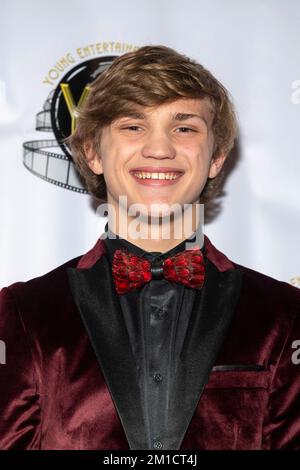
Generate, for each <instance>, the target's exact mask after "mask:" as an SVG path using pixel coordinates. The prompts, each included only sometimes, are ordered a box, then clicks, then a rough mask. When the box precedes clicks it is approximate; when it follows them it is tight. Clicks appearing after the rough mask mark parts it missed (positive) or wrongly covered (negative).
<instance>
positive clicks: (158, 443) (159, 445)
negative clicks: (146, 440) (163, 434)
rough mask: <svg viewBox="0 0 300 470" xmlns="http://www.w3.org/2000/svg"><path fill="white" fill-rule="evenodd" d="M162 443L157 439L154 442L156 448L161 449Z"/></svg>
mask: <svg viewBox="0 0 300 470" xmlns="http://www.w3.org/2000/svg"><path fill="white" fill-rule="evenodd" d="M162 446H163V445H162V443H161V442H160V441H155V442H154V444H153V447H154V449H161V448H162Z"/></svg>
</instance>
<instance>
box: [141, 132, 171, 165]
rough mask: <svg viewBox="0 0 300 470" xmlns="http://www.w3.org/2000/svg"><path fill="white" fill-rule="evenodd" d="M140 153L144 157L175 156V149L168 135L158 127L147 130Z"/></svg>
mask: <svg viewBox="0 0 300 470" xmlns="http://www.w3.org/2000/svg"><path fill="white" fill-rule="evenodd" d="M142 155H143V157H145V158H151V157H152V158H157V159H161V158H175V156H176V150H175V147H174V145H173V143H172V141H171V138H170V136H169V135H168V134H167V133H166V132H164V131H163V130H161V129H160V130H155V131H152V132H149V134H148V135H147V137H146V141H145V142H144V146H143V149H142Z"/></svg>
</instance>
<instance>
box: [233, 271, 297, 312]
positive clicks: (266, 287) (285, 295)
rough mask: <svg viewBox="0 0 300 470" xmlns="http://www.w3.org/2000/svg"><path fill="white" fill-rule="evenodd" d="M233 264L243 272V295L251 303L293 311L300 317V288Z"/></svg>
mask: <svg viewBox="0 0 300 470" xmlns="http://www.w3.org/2000/svg"><path fill="white" fill-rule="evenodd" d="M233 264H234V266H235V268H238V269H240V270H241V271H242V274H243V283H242V293H243V295H244V296H245V297H247V299H248V300H249V301H251V303H255V302H258V303H260V304H266V305H269V306H270V308H273V311H278V310H284V311H285V312H288V311H292V312H294V313H296V314H298V315H299V316H300V289H299V288H297V287H295V286H293V285H292V284H289V283H288V282H286V281H281V280H278V279H275V278H273V277H271V276H268V275H266V274H264V273H261V272H259V271H255V270H254V269H251V268H249V267H247V266H242V265H240V264H238V263H235V262H233Z"/></svg>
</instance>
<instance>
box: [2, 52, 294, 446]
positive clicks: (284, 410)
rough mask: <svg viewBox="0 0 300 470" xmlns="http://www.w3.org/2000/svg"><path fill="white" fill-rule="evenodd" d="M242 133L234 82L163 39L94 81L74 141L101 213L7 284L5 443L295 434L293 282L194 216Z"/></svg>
mask: <svg viewBox="0 0 300 470" xmlns="http://www.w3.org/2000/svg"><path fill="white" fill-rule="evenodd" d="M235 136H236V122H235V115H234V110H233V106H232V104H231V101H230V99H229V96H228V93H227V91H226V90H225V88H224V87H223V86H222V85H221V84H220V83H219V82H218V81H217V80H216V79H215V78H214V77H213V76H212V75H211V74H210V73H209V72H208V71H207V70H206V69H204V68H203V67H202V66H201V65H200V64H198V63H196V62H194V61H192V60H191V59H189V58H187V57H186V56H183V55H181V54H179V53H177V52H176V51H174V50H172V49H170V48H167V47H164V46H145V47H142V48H140V49H138V50H137V51H135V52H130V53H128V54H124V55H122V56H121V57H118V58H117V59H115V60H114V62H113V63H112V65H111V66H110V67H109V69H107V70H106V71H105V72H104V73H103V74H102V75H101V76H100V77H98V78H97V79H96V80H95V81H94V82H93V84H92V86H91V90H90V92H89V95H88V98H87V100H86V102H85V103H84V105H83V107H82V108H81V109H80V110H79V115H78V119H77V123H76V130H75V132H74V134H73V135H72V136H71V138H70V139H69V140H70V145H71V148H72V151H73V155H74V159H75V162H76V165H77V168H78V169H79V171H80V173H81V174H82V176H83V177H84V179H85V181H86V185H87V187H88V188H89V191H90V193H91V194H92V195H93V196H95V197H96V198H98V199H99V200H100V201H101V202H102V203H105V202H106V203H107V205H108V224H107V225H106V227H105V232H104V233H103V234H101V236H100V238H99V240H98V241H97V243H96V245H95V246H94V247H93V248H92V249H91V250H90V251H88V252H87V253H86V254H84V255H83V256H79V257H77V258H75V259H73V260H70V261H69V262H67V263H65V264H64V265H62V266H60V267H58V268H56V269H54V270H53V271H51V272H49V273H47V274H45V275H44V276H41V277H38V278H35V279H32V280H30V281H28V282H17V283H14V284H13V285H11V286H9V287H7V288H4V289H3V290H2V291H1V297H0V299H1V301H0V302H1V303H0V310H1V316H0V326H1V329H0V338H1V340H3V341H4V342H5V344H6V347H7V363H6V364H5V365H1V369H0V373H1V394H0V414H1V417H2V419H1V428H0V448H1V449H111V450H113V449H152V450H156V449H162V450H165V449H168V450H170V449H244V450H246V449H300V393H299V392H300V370H299V365H297V363H298V362H299V361H297V354H295V353H296V350H295V347H297V341H298V340H300V317H299V306H300V294H299V291H298V290H297V289H296V288H294V287H292V286H290V285H288V284H287V283H284V282H279V281H277V280H275V279H272V278H270V277H267V276H265V275H263V274H260V273H258V272H256V271H253V270H251V269H248V268H246V267H243V266H240V265H238V264H236V263H234V262H232V261H230V260H229V259H228V258H227V257H226V256H225V255H224V254H223V253H221V252H220V251H218V250H217V249H216V248H215V247H214V245H213V244H212V243H211V242H210V240H209V239H208V238H207V237H206V236H205V237H204V238H203V237H202V236H201V233H200V232H201V230H200V226H201V224H200V223H199V219H198V216H197V214H198V209H199V203H206V202H208V201H210V200H211V199H212V198H213V197H215V195H216V194H217V191H218V187H219V185H220V181H221V178H222V169H223V168H224V167H223V164H224V161H225V159H226V157H227V156H228V154H229V151H230V150H231V148H232V146H233V142H234V139H235ZM122 197H123V198H122ZM136 207H137V208H138V222H139V223H138V228H137V229H136V230H134V227H135V222H136V220H137V217H136V212H135V209H136ZM174 207H175V209H174ZM182 214H183V219H182V217H181V216H182ZM186 222H187V225H188V226H189V228H188V230H187V231H186V232H184V231H181V235H180V236H179V237H176V233H178V232H180V230H178V229H182V228H183V226H185V223H186ZM136 227H137V226H136ZM166 228H168V230H169V236H168V237H165V236H163V232H164V231H165V229H166ZM199 233H200V236H199V237H198V235H199ZM137 234H140V236H139V237H137ZM245 249H247V247H246V246H245Z"/></svg>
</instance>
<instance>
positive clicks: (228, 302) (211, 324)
mask: <svg viewBox="0 0 300 470" xmlns="http://www.w3.org/2000/svg"><path fill="white" fill-rule="evenodd" d="M205 263H206V280H205V283H204V285H203V288H202V292H201V293H200V291H197V293H196V298H195V303H194V306H193V311H192V314H191V319H190V323H189V327H188V329H187V332H186V336H185V339H184V343H183V346H182V351H181V354H180V357H179V360H178V363H177V365H176V370H175V375H174V377H173V380H174V384H173V395H172V397H171V400H170V412H169V415H168V422H167V427H166V429H167V439H165V442H164V448H166V449H175V450H176V449H179V448H180V446H181V443H182V441H183V438H184V435H185V433H186V431H187V428H188V425H189V423H190V421H191V419H192V417H193V414H194V412H195V410H196V407H197V404H198V402H199V400H200V398H201V395H202V392H203V389H204V387H205V385H206V383H207V381H208V377H209V374H210V371H211V369H212V367H213V365H214V363H215V361H216V359H217V355H218V352H219V350H220V348H221V346H222V343H223V340H224V337H225V334H226V331H227V329H228V326H229V324H230V321H231V318H232V316H233V312H234V309H235V306H236V303H237V300H238V297H239V292H240V287H241V278H242V273H241V270H240V269H229V270H226V271H223V272H221V271H219V270H218V268H217V267H216V266H215V265H214V264H213V263H212V262H211V261H210V260H209V259H208V258H206V260H205Z"/></svg>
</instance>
